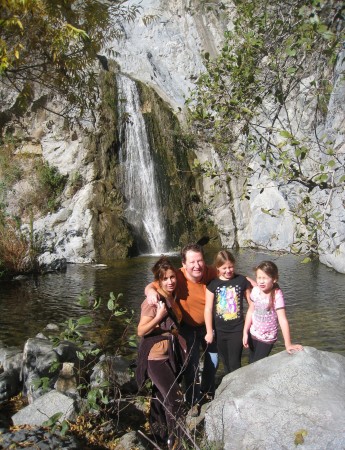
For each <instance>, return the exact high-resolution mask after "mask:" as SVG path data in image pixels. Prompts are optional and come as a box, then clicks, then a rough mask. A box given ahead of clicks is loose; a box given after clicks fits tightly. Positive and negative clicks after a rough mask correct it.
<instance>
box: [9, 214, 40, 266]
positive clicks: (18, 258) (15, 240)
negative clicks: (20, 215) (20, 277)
mask: <svg viewBox="0 0 345 450" xmlns="http://www.w3.org/2000/svg"><path fill="white" fill-rule="evenodd" d="M35 262H36V256H35V251H34V250H33V249H32V246H31V244H30V241H29V239H28V238H27V237H26V236H25V235H23V234H22V233H21V232H20V229H19V227H18V225H17V223H16V221H15V220H13V219H9V218H4V219H3V220H2V221H1V222H0V267H1V268H2V270H4V269H5V270H6V273H9V274H14V273H28V272H31V271H32V270H33V269H34V266H35Z"/></svg>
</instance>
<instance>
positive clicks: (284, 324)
mask: <svg viewBox="0 0 345 450" xmlns="http://www.w3.org/2000/svg"><path fill="white" fill-rule="evenodd" d="M277 316H278V321H279V326H280V328H281V330H282V334H283V338H284V344H285V348H286V351H287V352H288V353H295V352H299V351H301V350H303V347H302V345H299V344H292V343H291V337H290V327H289V322H288V320H287V317H286V312H285V308H280V309H277Z"/></svg>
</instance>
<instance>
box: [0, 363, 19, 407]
mask: <svg viewBox="0 0 345 450" xmlns="http://www.w3.org/2000/svg"><path fill="white" fill-rule="evenodd" d="M21 387H22V383H21V382H20V377H19V372H18V370H15V369H9V370H6V372H3V373H1V374H0V403H1V402H3V401H5V400H9V399H10V398H12V397H14V396H15V395H17V394H19V392H20V391H21Z"/></svg>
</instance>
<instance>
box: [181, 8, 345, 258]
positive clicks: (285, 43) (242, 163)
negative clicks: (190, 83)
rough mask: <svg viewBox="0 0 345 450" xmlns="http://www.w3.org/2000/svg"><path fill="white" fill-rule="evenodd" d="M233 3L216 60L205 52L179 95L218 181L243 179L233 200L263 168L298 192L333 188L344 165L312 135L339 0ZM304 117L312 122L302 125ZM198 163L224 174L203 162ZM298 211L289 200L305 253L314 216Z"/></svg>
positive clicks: (325, 86) (336, 47)
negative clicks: (215, 159) (216, 162)
mask: <svg viewBox="0 0 345 450" xmlns="http://www.w3.org/2000/svg"><path fill="white" fill-rule="evenodd" d="M235 5H236V18H235V20H234V28H233V30H232V31H228V32H226V33H225V39H224V44H223V47H222V49H221V51H220V54H219V56H218V57H217V58H215V59H211V58H210V55H209V54H205V66H206V71H205V72H204V73H203V74H201V75H200V77H199V78H198V80H197V83H196V84H197V88H196V89H195V90H194V91H193V92H192V95H191V97H190V99H189V100H188V101H187V105H188V106H189V109H190V118H191V122H192V124H193V127H194V129H195V130H196V131H197V132H198V134H199V135H202V136H203V138H204V139H205V140H207V141H209V142H211V143H212V144H213V145H214V147H215V148H216V150H217V152H218V153H219V155H220V156H221V158H222V162H223V166H224V169H225V172H226V173H227V174H228V180H229V178H230V177H232V176H234V177H242V178H245V179H246V181H245V183H244V186H243V194H242V198H248V199H249V198H250V193H251V190H252V189H253V188H252V186H250V185H249V184H248V180H249V178H250V177H251V176H252V174H253V173H254V171H256V172H257V173H258V175H260V174H262V173H268V174H269V176H270V177H271V179H273V180H274V181H275V182H276V184H277V186H285V185H287V184H290V183H294V184H296V185H299V186H300V187H301V193H302V195H306V196H308V194H309V193H310V192H312V191H314V190H317V189H318V190H327V191H328V190H330V191H332V190H336V189H339V188H340V189H343V187H344V178H345V177H344V165H343V163H342V160H341V155H340V154H337V150H336V147H335V143H334V142H332V141H330V140H327V139H326V138H322V137H321V138H320V137H319V136H318V137H315V136H317V133H316V127H317V126H318V124H319V123H320V122H321V121H322V120H323V119H324V116H325V114H326V113H327V104H328V101H329V98H330V93H331V91H332V89H333V80H332V75H333V66H334V63H335V60H336V57H337V54H338V53H339V51H340V48H341V45H342V40H343V35H342V23H341V18H342V3H341V2H339V1H337V0H333V1H331V2H325V1H316V0H312V1H307V0H294V1H292V2H288V3H286V2H283V1H278V2H268V1H266V2H264V3H263V2H259V1H254V2H253V1H250V0H237V1H235ZM298 96H300V98H303V99H305V100H304V105H303V106H300V103H301V102H300V103H298V102H297V98H298ZM301 96H302V97H301ZM303 96H304V97H303ZM309 99H313V100H314V101H313V103H312V104H310V100H309ZM306 105H308V106H306ZM312 114H313V115H314V116H312V120H311V117H310V115H312ZM306 118H308V122H309V123H311V124H312V126H313V127H314V130H313V129H310V128H309V129H308V128H307V127H304V128H303V126H302V125H301V124H302V123H303V122H306ZM315 155H318V156H316V157H315ZM199 170H203V171H204V173H206V174H207V175H209V176H211V177H220V178H222V179H223V180H224V178H226V176H225V175H224V173H222V174H220V173H219V170H218V169H217V168H214V167H212V165H211V164H210V163H206V165H205V166H204V167H201V166H200V165H199ZM259 189H261V188H259ZM262 189H264V186H263V187H262ZM303 192H304V193H305V194H303ZM324 206H325V207H326V206H327V204H325V205H324ZM302 209H303V211H302V210H301V208H300V207H299V205H297V206H296V209H295V211H294V212H295V218H297V221H298V220H299V218H300V217H304V218H305V221H306V222H308V225H309V231H308V230H307V233H306V234H305V235H304V238H305V239H304V242H303V245H302V242H301V241H300V240H299V243H298V247H299V249H301V248H302V247H303V248H304V249H306V248H308V250H310V251H311V252H312V253H313V252H315V246H314V244H315V240H314V238H315V236H316V234H317V231H318V229H319V224H320V221H321V222H322V220H323V219H324V216H323V218H321V216H320V217H318V218H317V219H315V217H313V215H314V213H315V211H313V210H312V208H305V205H304V206H303V204H302ZM278 213H279V212H278ZM303 213H304V214H305V216H303ZM310 218H312V220H310ZM312 223H314V224H315V227H314V228H313V231H311V228H312ZM301 225H303V224H302V223H301ZM301 228H302V227H301ZM311 236H312V240H311V241H309V238H310V237H311Z"/></svg>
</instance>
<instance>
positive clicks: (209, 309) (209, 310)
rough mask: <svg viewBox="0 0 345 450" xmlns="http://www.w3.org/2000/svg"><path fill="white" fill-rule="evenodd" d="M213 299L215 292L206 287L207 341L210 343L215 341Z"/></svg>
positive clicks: (205, 315) (205, 316)
mask: <svg viewBox="0 0 345 450" xmlns="http://www.w3.org/2000/svg"><path fill="white" fill-rule="evenodd" d="M213 301H214V294H213V292H211V291H209V290H208V289H207V288H206V296H205V310H204V318H205V325H206V336H205V341H206V342H207V343H208V344H211V343H212V342H213Z"/></svg>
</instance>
